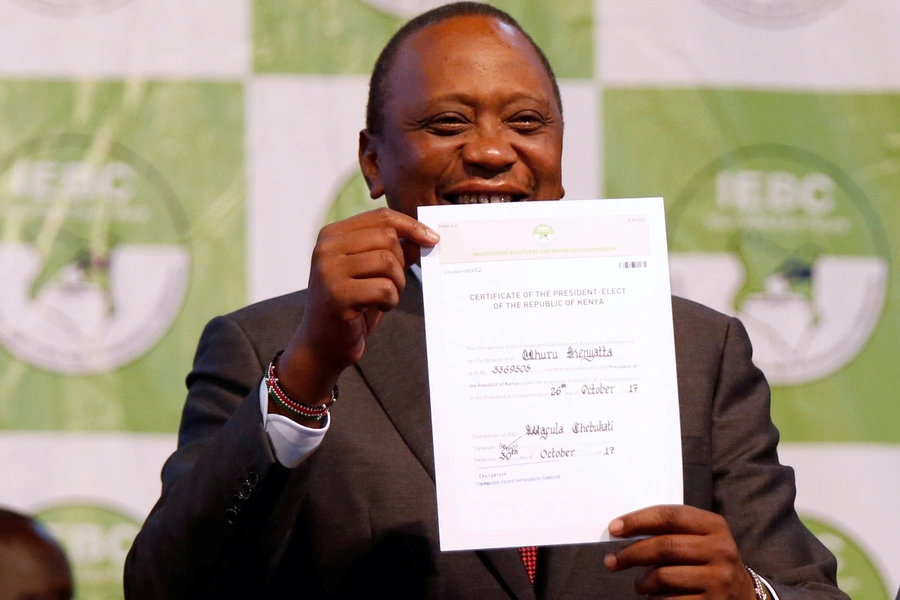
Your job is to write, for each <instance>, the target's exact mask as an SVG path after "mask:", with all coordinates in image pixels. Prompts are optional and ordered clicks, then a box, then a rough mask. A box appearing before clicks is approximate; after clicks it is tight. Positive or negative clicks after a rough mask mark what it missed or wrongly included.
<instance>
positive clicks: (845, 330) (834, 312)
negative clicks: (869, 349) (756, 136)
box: [668, 144, 890, 385]
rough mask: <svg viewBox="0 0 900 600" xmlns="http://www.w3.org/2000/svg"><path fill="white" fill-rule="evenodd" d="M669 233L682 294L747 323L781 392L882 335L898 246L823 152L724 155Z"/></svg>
mask: <svg viewBox="0 0 900 600" xmlns="http://www.w3.org/2000/svg"><path fill="white" fill-rule="evenodd" d="M668 224H669V231H670V234H669V240H670V248H671V255H670V272H671V277H672V291H673V293H674V294H677V295H680V296H686V297H688V298H691V299H693V300H696V301H698V302H702V303H703V304H706V305H708V306H711V307H712V308H715V309H716V310H719V311H721V312H725V313H728V314H733V315H735V316H737V317H739V318H740V319H741V320H742V321H743V323H744V325H745V326H746V327H747V331H748V333H749V334H750V338H751V340H752V341H753V348H754V362H755V363H756V364H757V365H758V366H759V367H760V368H761V369H762V370H763V372H764V373H765V374H766V377H767V378H768V379H769V381H770V382H771V383H773V384H775V385H795V384H801V383H806V382H809V381H815V380H818V379H821V378H824V377H827V376H828V375H830V374H832V373H834V372H836V371H838V370H840V369H841V368H843V367H844V366H845V365H847V364H848V363H849V362H850V361H852V360H853V359H854V358H855V357H856V356H857V355H858V354H859V353H860V352H861V351H862V349H863V348H864V347H865V345H866V343H867V342H868V340H869V338H870V337H871V335H872V333H873V332H874V331H875V328H876V326H877V325H878V322H879V320H880V318H881V314H882V310H883V308H884V304H885V300H886V296H887V287H888V273H889V263H890V256H889V248H888V242H887V237H886V235H885V233H884V229H883V228H882V225H881V221H880V219H879V217H878V215H877V214H876V213H875V211H874V210H873V208H872V206H871V205H870V203H869V201H868V199H867V198H866V196H865V193H864V192H863V191H862V190H861V189H860V188H859V186H857V185H856V183H855V182H854V181H853V180H852V179H850V177H848V176H847V175H846V174H845V173H844V172H843V171H841V170H840V169H839V168H838V167H837V166H835V165H834V164H832V163H830V162H828V161H827V160H825V159H824V158H822V157H820V156H818V155H816V154H813V153H811V152H807V151H805V150H801V149H798V148H793V147H789V146H782V145H776V144H762V145H757V146H750V147H746V148H741V149H738V150H735V151H734V152H731V153H729V154H727V155H725V156H722V157H721V158H719V159H717V160H715V161H713V162H712V163H710V164H709V165H707V166H706V167H705V168H704V169H702V170H701V171H700V172H699V173H698V174H697V175H695V176H694V177H693V179H692V180H691V181H690V182H689V183H688V184H687V186H686V187H685V188H684V189H683V190H682V191H681V193H680V194H679V195H678V197H677V198H676V200H675V202H674V203H673V205H672V207H671V209H670V211H669V214H668Z"/></svg>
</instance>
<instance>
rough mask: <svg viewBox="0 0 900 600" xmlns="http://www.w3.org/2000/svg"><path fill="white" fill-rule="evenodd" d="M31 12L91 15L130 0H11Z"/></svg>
mask: <svg viewBox="0 0 900 600" xmlns="http://www.w3.org/2000/svg"><path fill="white" fill-rule="evenodd" d="M12 1H13V2H14V3H15V4H18V5H19V6H21V7H23V8H27V9H28V10H30V11H32V12H36V13H38V14H41V15H47V16H51V17H91V16H94V15H99V14H102V13H107V12H111V11H113V10H115V9H117V8H119V7H120V6H124V5H126V4H128V3H129V2H132V0H12Z"/></svg>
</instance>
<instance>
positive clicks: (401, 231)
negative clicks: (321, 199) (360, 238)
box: [322, 207, 441, 246]
mask: <svg viewBox="0 0 900 600" xmlns="http://www.w3.org/2000/svg"><path fill="white" fill-rule="evenodd" d="M370 227H390V228H392V229H394V230H395V231H396V232H397V235H398V237H401V238H406V239H408V240H410V241H412V242H414V243H416V244H418V245H420V246H433V245H435V244H436V243H438V241H440V239H441V236H440V235H438V233H437V232H436V231H434V230H433V229H431V228H430V227H427V226H426V225H425V224H423V223H420V222H419V221H417V220H415V219H413V218H412V217H410V216H409V215H405V214H403V213H401V212H397V211H395V210H391V209H389V208H386V207H382V208H376V209H375V210H370V211H367V212H364V213H360V214H358V215H355V216H353V217H350V218H349V219H344V220H343V221H339V222H337V223H333V224H331V225H329V226H326V227H325V228H323V229H322V233H324V234H332V233H347V232H350V231H356V230H359V229H367V228H370Z"/></svg>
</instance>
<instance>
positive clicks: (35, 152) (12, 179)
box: [0, 134, 191, 374]
mask: <svg viewBox="0 0 900 600" xmlns="http://www.w3.org/2000/svg"><path fill="white" fill-rule="evenodd" d="M190 262H191V261H190V252H189V247H188V227H187V220H186V217H185V216H184V213H183V211H182V207H181V205H180V204H179V202H178V200H177V199H176V198H175V195H174V193H173V192H172V190H171V189H170V187H169V186H168V184H167V183H166V182H165V181H164V180H163V179H162V177H161V176H160V175H159V173H158V172H157V171H156V170H155V169H154V168H153V167H152V166H151V165H150V164H148V163H147V162H146V161H144V160H143V159H142V158H140V157H139V156H138V155H137V154H135V153H134V152H132V151H131V150H129V149H127V148H125V147H124V146H121V145H119V144H116V143H115V142H112V141H110V140H107V139H104V138H102V137H99V136H97V137H94V136H87V135H80V134H63V135H55V136H49V137H44V138H39V139H36V140H32V141H30V142H27V143H25V144H24V145H22V146H20V147H19V148H17V149H16V150H15V151H13V152H12V153H11V155H10V156H8V157H6V158H5V159H4V160H2V161H0V289H2V290H3V294H0V343H2V344H3V345H4V346H5V347H6V348H7V349H8V350H9V351H10V352H11V353H12V354H13V355H15V356H17V357H19V358H20V359H22V360H24V361H26V362H28V363H30V364H33V365H35V366H38V367H40V368H43V369H46V370H49V371H54V372H59V373H68V374H90V373H103V372H108V371H112V370H114V369H116V368H117V367H119V366H121V365H123V364H126V363H128V362H131V361H133V360H135V359H137V358H139V357H140V356H142V355H143V354H144V353H146V352H147V351H148V350H149V349H150V348H152V347H153V346H154V345H155V344H156V342H158V341H159V340H160V339H161V338H162V336H163V335H164V334H165V333H166V332H167V331H168V329H169V327H170V326H171V324H172V323H173V321H174V320H175V317H176V316H177V315H178V313H179V311H180V309H181V305H182V303H183V301H184V297H185V293H186V290H187V284H188V279H189V273H190Z"/></svg>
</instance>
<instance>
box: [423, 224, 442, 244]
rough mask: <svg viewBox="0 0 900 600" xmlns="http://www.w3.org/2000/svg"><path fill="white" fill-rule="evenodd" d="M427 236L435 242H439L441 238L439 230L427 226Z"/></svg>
mask: <svg viewBox="0 0 900 600" xmlns="http://www.w3.org/2000/svg"><path fill="white" fill-rule="evenodd" d="M425 237H427V238H428V239H430V240H431V241H433V242H438V241H440V239H441V236H440V235H438V232H437V231H435V230H434V229H432V228H431V227H426V228H425Z"/></svg>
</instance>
